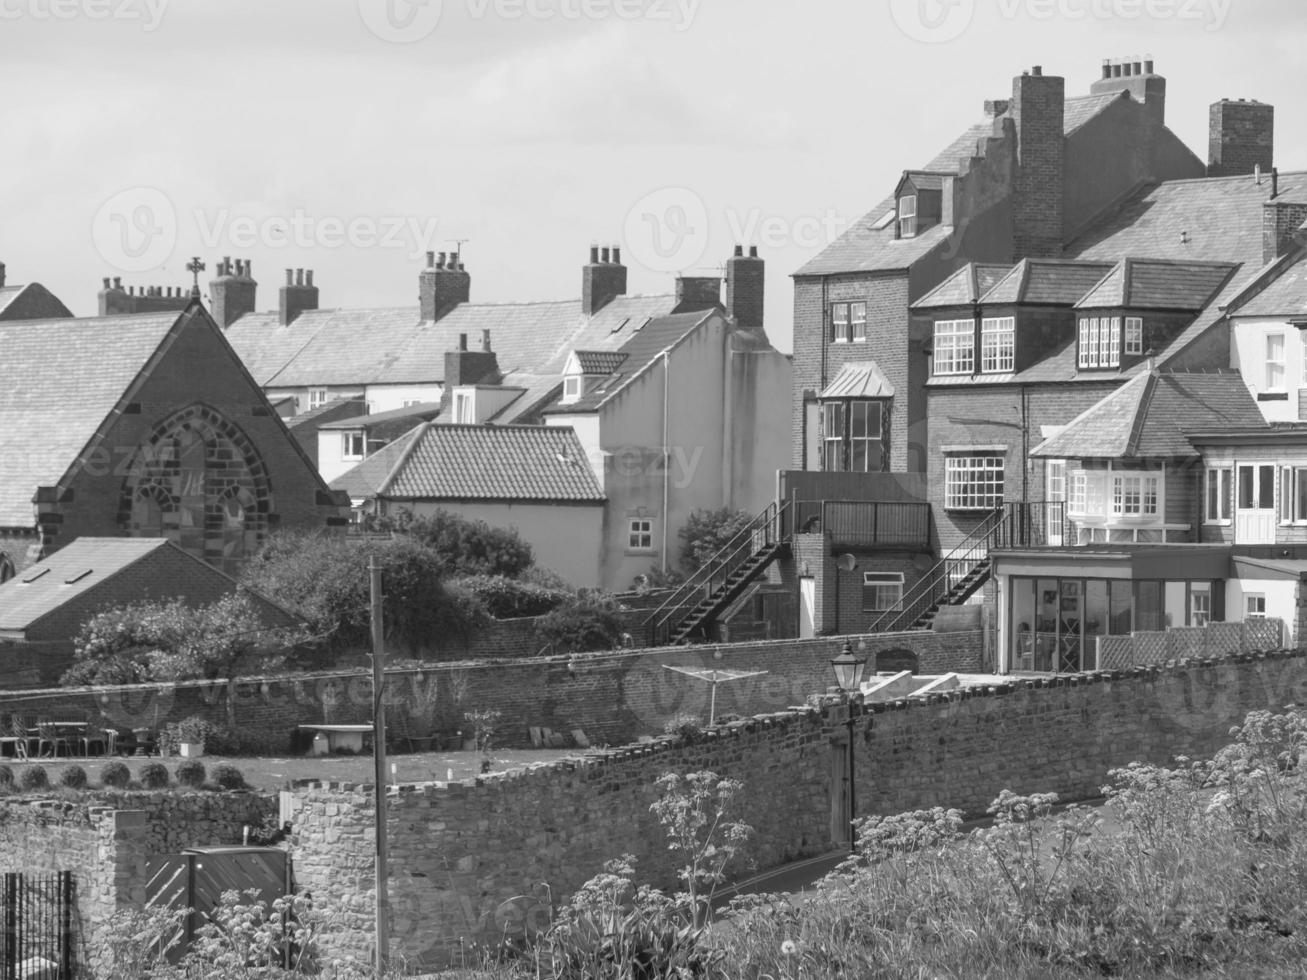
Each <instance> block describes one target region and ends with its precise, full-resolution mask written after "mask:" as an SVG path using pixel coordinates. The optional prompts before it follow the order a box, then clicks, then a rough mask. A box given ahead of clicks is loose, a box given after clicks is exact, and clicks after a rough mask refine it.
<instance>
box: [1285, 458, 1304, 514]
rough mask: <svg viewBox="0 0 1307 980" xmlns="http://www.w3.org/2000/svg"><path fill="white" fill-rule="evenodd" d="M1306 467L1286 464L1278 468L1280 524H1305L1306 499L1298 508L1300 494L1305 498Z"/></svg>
mask: <svg viewBox="0 0 1307 980" xmlns="http://www.w3.org/2000/svg"><path fill="white" fill-rule="evenodd" d="M1304 491H1307V466H1303V465H1300V464H1293V463H1290V464H1286V465H1282V466H1281V467H1280V523H1281V524H1298V525H1303V524H1307V499H1304V500H1303V501H1302V504H1303V506H1302V507H1299V506H1297V504H1298V497H1299V495H1300V493H1301V494H1302V495H1303V496H1304V498H1307V492H1304Z"/></svg>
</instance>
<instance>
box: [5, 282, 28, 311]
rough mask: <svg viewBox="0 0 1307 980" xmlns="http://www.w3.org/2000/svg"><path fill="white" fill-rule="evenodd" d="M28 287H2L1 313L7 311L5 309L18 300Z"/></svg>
mask: <svg viewBox="0 0 1307 980" xmlns="http://www.w3.org/2000/svg"><path fill="white" fill-rule="evenodd" d="M26 288H27V287H26V286H0V313H3V312H4V311H5V307H6V306H8V305H9V304H10V303H12V302H13V301H14V300H16V299H17V298H18V294H19V293H21V292H22V291H23V290H24V289H26Z"/></svg>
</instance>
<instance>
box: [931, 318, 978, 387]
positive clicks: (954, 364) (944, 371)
mask: <svg viewBox="0 0 1307 980" xmlns="http://www.w3.org/2000/svg"><path fill="white" fill-rule="evenodd" d="M945 353H947V355H948V356H947V357H945V356H944V355H945ZM975 369H976V321H975V320H936V321H935V356H934V363H933V365H932V367H931V370H932V371H933V373H935V374H938V375H956V374H971V373H973V372H974V371H975Z"/></svg>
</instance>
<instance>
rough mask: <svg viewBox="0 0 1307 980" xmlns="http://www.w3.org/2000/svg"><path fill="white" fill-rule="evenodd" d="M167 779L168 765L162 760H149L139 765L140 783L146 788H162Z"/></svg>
mask: <svg viewBox="0 0 1307 980" xmlns="http://www.w3.org/2000/svg"><path fill="white" fill-rule="evenodd" d="M169 781H170V777H169V776H168V767H167V766H165V765H164V764H163V763H162V762H149V763H146V764H145V765H144V766H142V767H141V785H142V786H144V787H145V788H146V789H163V788H164V787H165V786H167V785H168V783H169Z"/></svg>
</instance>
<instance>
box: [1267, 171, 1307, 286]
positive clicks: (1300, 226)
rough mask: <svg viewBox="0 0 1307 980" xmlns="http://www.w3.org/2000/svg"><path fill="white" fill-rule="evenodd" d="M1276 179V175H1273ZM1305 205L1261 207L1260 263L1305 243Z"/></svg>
mask: <svg viewBox="0 0 1307 980" xmlns="http://www.w3.org/2000/svg"><path fill="white" fill-rule="evenodd" d="M1274 176H1275V177H1277V178H1278V176H1279V175H1278V174H1275V175H1274ZM1305 226H1307V204H1291V203H1288V202H1286V201H1275V200H1271V201H1267V202H1266V203H1265V204H1263V205H1262V263H1263V264H1265V263H1267V262H1272V261H1274V260H1275V259H1278V258H1279V257H1280V256H1281V255H1284V254H1286V253H1287V252H1289V251H1290V250H1291V249H1293V248H1295V247H1298V246H1301V245H1303V244H1304V243H1307V237H1305V232H1304V227H1305Z"/></svg>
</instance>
